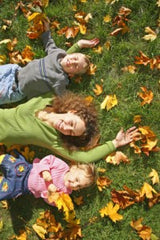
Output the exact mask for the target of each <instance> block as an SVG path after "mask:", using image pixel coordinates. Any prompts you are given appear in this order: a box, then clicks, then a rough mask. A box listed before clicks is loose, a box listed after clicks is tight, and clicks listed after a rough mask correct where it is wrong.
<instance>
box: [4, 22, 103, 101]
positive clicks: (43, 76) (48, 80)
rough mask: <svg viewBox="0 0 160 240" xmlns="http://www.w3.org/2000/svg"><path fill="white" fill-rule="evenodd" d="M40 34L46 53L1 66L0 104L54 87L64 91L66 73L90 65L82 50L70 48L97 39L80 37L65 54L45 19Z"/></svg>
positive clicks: (83, 45) (97, 41)
mask: <svg viewBox="0 0 160 240" xmlns="http://www.w3.org/2000/svg"><path fill="white" fill-rule="evenodd" d="M41 37H42V41H43V44H44V48H45V52H46V53H47V56H46V57H44V58H41V59H35V60H33V61H31V62H30V63H28V64H27V65H26V66H25V67H23V68H21V67H20V66H18V65H17V64H6V65H3V66H0V105H1V104H5V103H11V102H17V101H20V100H22V99H24V98H27V99H30V98H32V97H35V96H39V95H41V94H44V93H46V92H49V91H53V90H54V93H55V94H57V95H61V94H63V93H64V91H65V89H66V86H67V85H68V84H69V76H73V75H75V74H83V73H85V72H86V71H87V69H88V67H89V60H88V58H87V57H86V56H85V55H84V54H82V53H73V52H75V51H78V50H80V49H81V48H86V47H94V46H95V45H97V44H98V43H99V40H98V39H96V38H95V39H92V40H83V39H82V40H79V41H78V42H77V43H76V44H74V45H73V46H72V47H71V48H70V49H69V50H68V52H67V53H69V54H67V53H66V52H65V51H64V50H63V49H60V48H58V47H57V46H56V45H55V43H54V41H53V39H52V37H51V32H50V31H49V23H48V22H47V21H44V33H43V34H42V36H41Z"/></svg>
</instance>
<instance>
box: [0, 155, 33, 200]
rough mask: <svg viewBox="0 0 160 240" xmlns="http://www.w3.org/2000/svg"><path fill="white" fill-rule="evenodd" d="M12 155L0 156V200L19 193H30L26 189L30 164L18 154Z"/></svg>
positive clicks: (13, 196)
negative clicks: (0, 174)
mask: <svg viewBox="0 0 160 240" xmlns="http://www.w3.org/2000/svg"><path fill="white" fill-rule="evenodd" d="M17 154H18V157H14V156H12V155H9V154H4V155H1V156H0V170H1V172H2V173H3V176H0V201H1V200H7V199H11V198H16V197H18V196H19V195H22V194H27V193H30V191H29V190H28V176H29V174H30V171H31V169H32V164H30V163H28V162H26V161H25V158H24V157H23V156H22V155H20V154H19V153H17Z"/></svg>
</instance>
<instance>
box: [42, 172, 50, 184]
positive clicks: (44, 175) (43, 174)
mask: <svg viewBox="0 0 160 240" xmlns="http://www.w3.org/2000/svg"><path fill="white" fill-rule="evenodd" d="M42 177H43V179H44V181H46V182H50V181H52V176H51V174H50V172H48V171H43V172H42Z"/></svg>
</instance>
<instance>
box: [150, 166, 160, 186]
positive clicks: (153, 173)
mask: <svg viewBox="0 0 160 240" xmlns="http://www.w3.org/2000/svg"><path fill="white" fill-rule="evenodd" d="M149 177H151V180H152V184H156V183H159V176H158V173H157V171H156V170H155V169H152V171H151V172H150V174H149Z"/></svg>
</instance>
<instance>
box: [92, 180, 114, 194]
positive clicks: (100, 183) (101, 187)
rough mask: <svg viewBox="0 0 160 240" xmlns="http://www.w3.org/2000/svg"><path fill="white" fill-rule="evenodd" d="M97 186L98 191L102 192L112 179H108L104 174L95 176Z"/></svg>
mask: <svg viewBox="0 0 160 240" xmlns="http://www.w3.org/2000/svg"><path fill="white" fill-rule="evenodd" d="M96 183H97V187H98V190H99V191H100V192H102V191H103V190H104V189H105V188H106V187H108V186H109V185H110V184H111V183H112V180H110V179H109V178H108V177H106V176H101V177H98V178H97V182H96Z"/></svg>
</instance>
